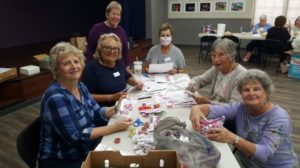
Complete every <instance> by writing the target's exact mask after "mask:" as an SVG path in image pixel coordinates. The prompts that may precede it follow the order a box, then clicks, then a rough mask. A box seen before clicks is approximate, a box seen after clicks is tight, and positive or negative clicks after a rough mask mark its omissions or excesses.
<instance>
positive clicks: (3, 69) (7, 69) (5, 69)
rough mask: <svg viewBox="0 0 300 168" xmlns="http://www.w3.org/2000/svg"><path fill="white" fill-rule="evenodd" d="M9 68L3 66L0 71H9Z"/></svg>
mask: <svg viewBox="0 0 300 168" xmlns="http://www.w3.org/2000/svg"><path fill="white" fill-rule="evenodd" d="M9 70H10V69H9V68H1V67H0V73H4V72H7V71H9Z"/></svg>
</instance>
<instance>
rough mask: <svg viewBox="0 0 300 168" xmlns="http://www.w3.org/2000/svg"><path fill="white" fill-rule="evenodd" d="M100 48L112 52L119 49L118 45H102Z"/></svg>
mask: <svg viewBox="0 0 300 168" xmlns="http://www.w3.org/2000/svg"><path fill="white" fill-rule="evenodd" d="M102 50H103V51H104V52H113V53H116V52H118V51H119V48H118V47H113V46H103V47H102Z"/></svg>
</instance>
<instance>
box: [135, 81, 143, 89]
mask: <svg viewBox="0 0 300 168" xmlns="http://www.w3.org/2000/svg"><path fill="white" fill-rule="evenodd" d="M143 86H144V84H143V83H142V82H140V81H137V82H136V84H135V88H136V89H138V90H142V89H143Z"/></svg>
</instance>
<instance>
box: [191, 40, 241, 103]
mask: <svg viewBox="0 0 300 168" xmlns="http://www.w3.org/2000/svg"><path fill="white" fill-rule="evenodd" d="M236 54H237V51H236V44H235V43H234V42H233V41H231V40H229V39H217V40H216V41H215V42H214V43H213V46H212V55H211V59H212V63H213V65H214V66H213V67H211V68H210V69H209V70H208V71H206V72H205V73H204V74H201V75H199V76H196V77H194V78H192V79H191V81H190V83H189V85H188V87H187V89H188V90H190V91H192V92H194V91H196V90H198V89H200V88H202V87H204V86H207V85H209V84H212V87H211V88H212V89H211V92H210V94H209V97H205V96H194V99H195V100H196V102H197V103H198V104H219V103H231V102H241V101H242V98H241V96H240V94H239V93H238V91H237V80H236V77H237V75H238V74H239V73H241V72H243V71H246V69H245V68H244V67H243V66H242V65H240V64H238V63H236V62H235V56H236Z"/></svg>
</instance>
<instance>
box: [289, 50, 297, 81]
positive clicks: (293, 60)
mask: <svg viewBox="0 0 300 168" xmlns="http://www.w3.org/2000/svg"><path fill="white" fill-rule="evenodd" d="M288 76H289V77H292V78H296V79H300V53H293V54H292V58H291V63H290V65H289V71H288Z"/></svg>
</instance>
